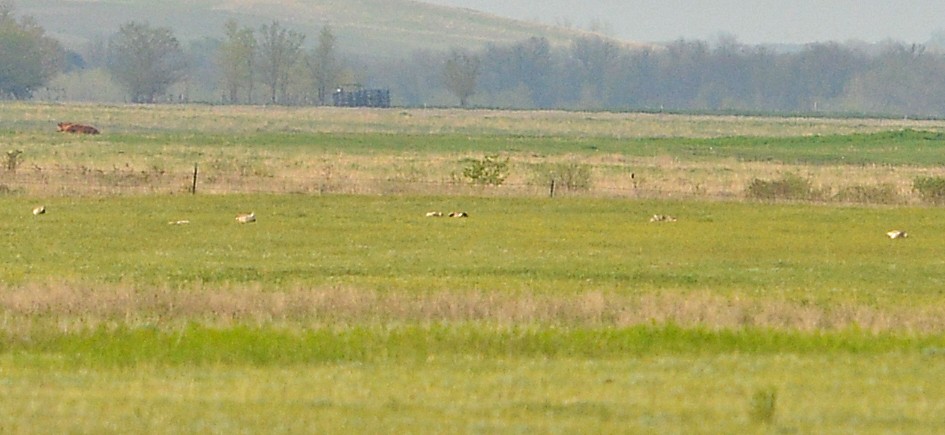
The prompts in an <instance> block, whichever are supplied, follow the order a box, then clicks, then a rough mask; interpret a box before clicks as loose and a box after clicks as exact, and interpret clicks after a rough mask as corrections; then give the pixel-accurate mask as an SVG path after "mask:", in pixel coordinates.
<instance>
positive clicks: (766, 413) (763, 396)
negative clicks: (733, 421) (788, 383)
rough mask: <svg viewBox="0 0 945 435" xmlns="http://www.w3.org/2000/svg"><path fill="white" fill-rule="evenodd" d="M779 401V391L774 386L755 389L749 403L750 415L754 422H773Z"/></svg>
mask: <svg viewBox="0 0 945 435" xmlns="http://www.w3.org/2000/svg"><path fill="white" fill-rule="evenodd" d="M777 401H778V392H777V390H775V389H774V388H760V389H758V390H755V393H754V394H753V395H752V396H751V402H750V403H749V404H748V417H749V418H750V419H751V421H752V422H754V423H765V424H767V423H771V422H772V421H774V413H775V409H776V406H777Z"/></svg>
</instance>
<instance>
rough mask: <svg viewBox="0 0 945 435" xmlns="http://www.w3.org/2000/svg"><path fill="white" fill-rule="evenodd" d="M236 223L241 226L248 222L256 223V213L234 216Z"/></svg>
mask: <svg viewBox="0 0 945 435" xmlns="http://www.w3.org/2000/svg"><path fill="white" fill-rule="evenodd" d="M236 221H237V222H239V223H241V224H248V223H250V222H256V212H252V213H250V214H241V215H239V216H236Z"/></svg>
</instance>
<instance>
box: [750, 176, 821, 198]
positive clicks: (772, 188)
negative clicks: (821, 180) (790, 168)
mask: <svg viewBox="0 0 945 435" xmlns="http://www.w3.org/2000/svg"><path fill="white" fill-rule="evenodd" d="M747 191H748V197H749V198H751V199H759V200H764V201H772V200H776V199H794V200H806V199H812V198H813V197H814V196H815V195H814V189H813V188H812V187H811V184H810V181H808V180H807V179H804V178H801V176H799V175H797V174H785V175H784V176H783V177H781V179H779V180H762V179H760V178H754V179H752V180H751V183H749V184H748V189H747Z"/></svg>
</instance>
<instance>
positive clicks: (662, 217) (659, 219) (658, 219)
mask: <svg viewBox="0 0 945 435" xmlns="http://www.w3.org/2000/svg"><path fill="white" fill-rule="evenodd" d="M650 222H676V217H674V216H669V215H663V214H655V215H653V217H651V218H650Z"/></svg>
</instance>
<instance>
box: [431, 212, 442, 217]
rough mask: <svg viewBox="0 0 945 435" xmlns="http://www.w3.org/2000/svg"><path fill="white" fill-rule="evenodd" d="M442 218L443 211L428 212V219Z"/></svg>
mask: <svg viewBox="0 0 945 435" xmlns="http://www.w3.org/2000/svg"><path fill="white" fill-rule="evenodd" d="M440 216H443V212H441V211H428V212H427V217H440Z"/></svg>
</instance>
